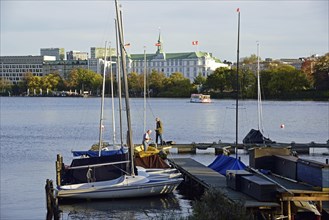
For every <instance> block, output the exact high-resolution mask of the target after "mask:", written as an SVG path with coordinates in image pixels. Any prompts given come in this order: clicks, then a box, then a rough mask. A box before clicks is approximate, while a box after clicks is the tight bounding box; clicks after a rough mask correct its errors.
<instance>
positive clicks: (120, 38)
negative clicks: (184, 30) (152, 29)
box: [115, 0, 135, 176]
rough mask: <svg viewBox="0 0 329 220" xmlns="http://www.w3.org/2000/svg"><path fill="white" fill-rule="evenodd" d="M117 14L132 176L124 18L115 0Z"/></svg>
mask: <svg viewBox="0 0 329 220" xmlns="http://www.w3.org/2000/svg"><path fill="white" fill-rule="evenodd" d="M115 6H116V12H117V13H116V14H117V20H118V34H119V44H120V53H121V70H122V74H123V80H124V87H125V102H126V115H127V124H128V137H127V138H128V140H127V142H128V147H129V148H130V160H131V161H130V162H131V175H133V176H134V175H135V171H134V158H133V157H134V143H133V138H132V126H131V118H130V104H129V90H128V78H127V69H126V51H125V49H124V39H123V33H122V16H121V11H119V8H118V1H117V0H115Z"/></svg>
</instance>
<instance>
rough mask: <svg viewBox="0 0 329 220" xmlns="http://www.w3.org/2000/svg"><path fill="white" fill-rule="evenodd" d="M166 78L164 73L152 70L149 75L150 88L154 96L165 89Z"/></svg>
mask: <svg viewBox="0 0 329 220" xmlns="http://www.w3.org/2000/svg"><path fill="white" fill-rule="evenodd" d="M165 79H166V76H165V75H164V73H159V72H157V71H156V70H152V72H151V74H149V75H148V76H147V84H148V88H149V89H150V91H151V94H152V95H153V96H158V95H159V93H161V92H162V91H163V89H164V82H165Z"/></svg>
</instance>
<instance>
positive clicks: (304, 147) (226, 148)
mask: <svg viewBox="0 0 329 220" xmlns="http://www.w3.org/2000/svg"><path fill="white" fill-rule="evenodd" d="M168 146H170V148H172V149H177V153H178V154H196V152H197V150H207V149H214V152H215V155H219V154H223V153H234V151H235V147H237V149H243V150H246V151H248V150H249V149H250V148H254V147H264V146H271V147H277V148H286V147H290V148H291V150H292V151H294V152H296V153H297V154H310V149H313V148H322V149H325V148H327V149H328V150H329V141H327V143H315V142H310V143H295V142H291V143H273V144H268V145H264V144H237V145H236V144H235V143H224V142H213V143H195V142H192V143H188V144H181V143H172V144H169V145H166V146H164V147H166V148H167V149H168ZM158 148H160V149H161V146H158Z"/></svg>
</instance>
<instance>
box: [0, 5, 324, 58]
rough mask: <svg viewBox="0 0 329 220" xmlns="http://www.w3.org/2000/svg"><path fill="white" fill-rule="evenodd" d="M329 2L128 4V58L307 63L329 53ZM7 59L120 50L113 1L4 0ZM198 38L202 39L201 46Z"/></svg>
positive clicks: (3, 43)
mask: <svg viewBox="0 0 329 220" xmlns="http://www.w3.org/2000/svg"><path fill="white" fill-rule="evenodd" d="M328 2H329V1H328V0H311V1H308V0H302V1H298V0H291V1H283V0H275V1H274V0H272V1H266V0H263V1H262V0H255V1H246V0H244V1H238V0H213V1H203V0H194V1H191V0H166V1H159V0H147V1H142V0H121V1H119V4H120V5H121V7H122V10H123V23H124V24H123V25H124V38H125V43H130V47H129V48H127V51H128V53H132V54H136V53H137V54H143V53H144V49H145V50H146V53H155V52H156V49H157V47H156V46H155V43H156V42H157V40H158V36H159V33H161V37H162V40H163V49H164V52H166V53H177V52H194V51H197V50H198V51H204V52H209V53H212V54H213V56H215V57H217V58H218V59H220V60H222V61H223V60H227V61H231V62H234V61H236V59H237V44H238V20H239V19H238V13H237V8H239V9H240V40H239V45H240V46H239V57H240V58H241V57H246V56H250V55H252V54H257V42H259V48H260V50H259V51H260V53H259V56H260V57H261V58H262V59H265V58H273V59H280V58H300V57H308V56H311V55H313V54H318V55H320V56H321V55H324V54H326V53H327V52H329V27H328V26H329V25H328V20H329V17H328V11H329V3H328ZM0 4H1V5H0V6H1V15H0V18H1V26H0V28H1V38H0V40H1V48H0V55H1V56H25V55H40V48H52V47H53V48H64V49H65V51H66V52H67V51H71V50H75V51H82V52H88V53H89V54H90V47H104V45H105V42H106V41H107V42H111V43H110V44H111V45H112V47H114V45H115V26H114V19H115V7H114V6H115V4H114V0H103V1H94V0H81V1H79V0H65V1H64V0H35V1H30V0H1V2H0ZM192 41H198V45H197V46H193V45H192Z"/></svg>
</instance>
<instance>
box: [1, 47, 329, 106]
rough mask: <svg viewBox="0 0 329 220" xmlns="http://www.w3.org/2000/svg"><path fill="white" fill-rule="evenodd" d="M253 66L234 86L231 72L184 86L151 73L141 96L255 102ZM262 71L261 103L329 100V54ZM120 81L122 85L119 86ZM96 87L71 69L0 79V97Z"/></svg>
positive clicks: (139, 77)
mask: <svg viewBox="0 0 329 220" xmlns="http://www.w3.org/2000/svg"><path fill="white" fill-rule="evenodd" d="M256 63H257V56H256V55H251V56H250V57H247V58H244V60H243V61H242V63H241V65H240V66H239V72H238V80H239V83H238V84H237V69H236V67H232V68H231V69H229V68H218V69H216V70H215V71H214V72H213V73H212V74H210V75H209V76H208V77H203V76H202V75H201V74H200V75H198V76H197V77H195V78H194V81H193V82H190V80H189V79H188V78H185V77H184V76H183V74H182V73H179V72H175V73H172V74H171V75H170V76H169V77H166V76H165V74H164V73H162V72H157V71H155V70H153V71H152V72H151V73H148V74H147V75H146V81H145V82H146V88H147V90H146V92H147V95H148V96H151V97H189V96H190V94H191V93H205V94H211V96H212V97H213V98H235V97H236V93H237V91H238V90H239V97H240V98H242V99H253V98H256V97H257V75H256V73H255V70H252V68H250V65H255V64H256ZM262 63H263V65H265V68H263V70H261V71H260V77H261V90H262V95H263V97H265V98H266V99H324V100H327V99H328V98H329V53H327V54H326V55H324V56H321V57H317V58H315V59H313V60H306V61H304V62H303V66H302V68H301V70H297V69H296V68H295V67H293V66H290V65H286V64H282V63H279V62H262ZM109 75H110V74H108V75H107V76H106V90H105V94H107V95H110V92H111V89H110V83H111V80H113V85H114V86H115V88H114V91H115V95H117V93H118V92H117V88H118V86H117V79H116V78H115V77H113V79H111V78H110V76H109ZM121 82H123V80H122V81H121ZM128 86H129V93H130V95H131V96H133V97H142V96H143V95H144V74H138V73H135V72H131V73H129V74H128ZM237 86H239V87H237ZM101 88H102V75H100V74H97V73H95V72H93V71H91V70H87V69H81V68H79V69H74V70H72V71H71V72H70V73H69V74H68V76H67V77H66V78H64V77H62V76H61V75H60V74H59V73H58V72H54V73H51V74H48V75H46V76H43V77H40V76H34V75H33V74H32V73H27V74H26V76H25V78H24V80H23V81H21V82H19V83H18V84H17V85H9V84H8V83H6V82H4V80H2V79H1V81H0V89H1V91H2V93H3V94H7V93H8V92H10V93H11V94H12V95H22V94H26V91H28V90H29V91H38V94H40V92H39V91H42V95H45V93H46V91H47V92H48V93H49V92H54V91H68V90H71V91H90V93H91V94H92V95H99V94H100V91H101Z"/></svg>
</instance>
